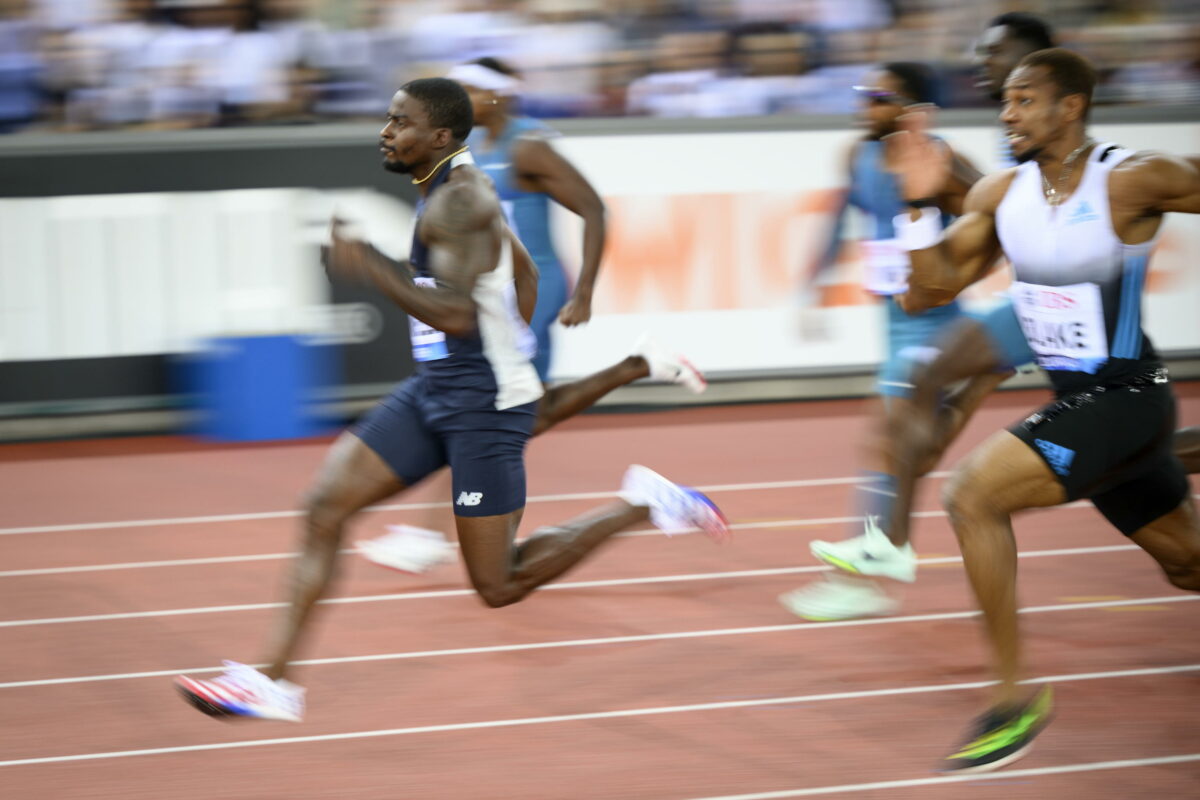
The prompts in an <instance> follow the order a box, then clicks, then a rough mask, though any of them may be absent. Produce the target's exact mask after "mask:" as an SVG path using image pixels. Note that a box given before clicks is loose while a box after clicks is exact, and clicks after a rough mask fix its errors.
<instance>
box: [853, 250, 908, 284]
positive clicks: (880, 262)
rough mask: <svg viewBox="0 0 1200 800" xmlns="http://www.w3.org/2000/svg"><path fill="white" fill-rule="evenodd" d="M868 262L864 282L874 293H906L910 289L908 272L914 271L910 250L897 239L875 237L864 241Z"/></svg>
mask: <svg viewBox="0 0 1200 800" xmlns="http://www.w3.org/2000/svg"><path fill="white" fill-rule="evenodd" d="M862 248H863V254H864V255H865V256H866V262H867V279H866V281H865V283H864V285H865V286H866V289H867V291H868V292H871V293H872V294H886V295H891V294H904V293H905V292H907V291H908V274H909V272H911V271H912V262H911V261H909V257H908V251H907V250H905V249H903V248H902V247H900V243H899V241H898V240H896V239H873V240H867V241H864V242H863V243H862Z"/></svg>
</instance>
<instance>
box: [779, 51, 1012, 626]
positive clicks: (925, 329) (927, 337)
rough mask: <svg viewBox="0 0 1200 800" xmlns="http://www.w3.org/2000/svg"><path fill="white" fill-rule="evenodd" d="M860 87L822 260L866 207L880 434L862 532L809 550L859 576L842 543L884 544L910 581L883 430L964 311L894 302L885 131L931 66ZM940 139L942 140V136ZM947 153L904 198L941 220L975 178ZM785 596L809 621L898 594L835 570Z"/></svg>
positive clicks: (873, 606)
mask: <svg viewBox="0 0 1200 800" xmlns="http://www.w3.org/2000/svg"><path fill="white" fill-rule="evenodd" d="M858 91H859V93H860V95H861V97H862V101H863V106H862V113H861V118H862V121H863V124H864V125H865V126H866V127H867V134H866V136H865V137H864V138H863V139H862V140H861V141H859V142H857V143H856V144H855V146H854V148H853V150H852V151H851V154H850V158H849V159H848V163H847V170H848V173H849V179H850V186H849V189H848V190H847V192H846V197H845V205H844V207H843V210H842V212H839V222H838V225H836V226H835V231H834V235H833V239H832V241H831V244H830V247H829V249H828V251H827V252H826V254H825V257H824V259H823V261H824V265H826V266H827V265H829V264H831V263H832V262H833V261H834V257H835V256H836V252H837V248H838V247H839V246H840V239H841V234H840V228H841V217H842V216H843V215H844V211H845V208H846V207H849V206H854V207H856V208H858V209H860V210H861V211H863V212H864V213H865V214H866V215H867V216H868V218H869V222H868V224H869V226H870V231H871V238H870V239H868V240H866V241H864V242H862V247H863V250H864V251H865V252H864V261H865V265H866V277H865V280H864V284H865V286H866V289H867V290H868V291H869V292H871V293H872V294H875V295H878V296H880V297H882V298H883V305H884V308H885V313H886V314H887V355H886V359H885V361H884V362H883V364H882V366H881V367H880V370H879V376H878V384H877V386H878V391H879V394H880V395H881V396H882V398H883V402H882V403H881V404H880V407H879V408H878V410H877V411H876V416H877V419H876V421H875V422H874V423H873V434H874V436H875V437H876V438H875V439H874V440H873V441H871V442H870V444H869V445H868V454H867V457H868V459H869V465H868V469H867V470H866V472H865V475H864V479H863V482H862V483H861V484H860V486H859V489H860V504H859V505H860V509H861V512H862V515H863V517H864V518H865V523H864V532H863V533H862V534H861V535H858V536H854V537H852V538H850V539H849V540H847V541H844V542H824V541H815V542H813V543H812V545H811V548H812V552H813V554H814V555H816V556H817V557H818V558H820V559H821V560H823V561H825V562H827V563H829V564H832V565H834V566H838V567H842V568H843V569H845V570H846V571H848V572H857V573H859V574H862V570H859V569H853V570H851V569H847V561H846V559H844V558H843V557H842V555H841V554H842V551H843V550H844V551H847V552H857V551H858V550H860V549H862V547H863V546H864V542H865V543H868V544H869V545H876V544H877V545H878V547H879V548H881V549H883V550H889V551H894V552H895V554H896V555H897V556H898V557H897V558H892V559H883V558H881V559H880V563H881V564H885V565H887V566H889V567H892V566H894V567H895V569H888V570H886V571H882V572H879V573H874V574H875V575H877V576H878V577H887V578H893V579H896V580H900V581H905V582H911V581H913V580H914V579H915V576H916V559H915V555H914V554H913V552H912V547H911V545H910V544H909V543H908V540H907V539H908V537H907V519H908V512H909V505H910V503H911V489H910V487H905V488H906V493H905V494H903V495H900V494H899V493H898V487H897V480H896V474H897V470H896V466H895V464H894V452H893V451H892V448H891V446H890V442H889V441H888V432H889V431H890V430H892V429H894V427H895V426H897V425H899V424H902V423H903V420H904V419H905V417H906V416H907V415H908V398H909V396H910V395H911V392H912V380H911V375H912V372H913V370H914V369H915V368H916V366H917V365H918V364H919V363H921V362H923V361H928V360H930V359H932V358H933V357H934V356H935V355H936V353H937V349H936V348H937V346H938V340H939V339H940V338H941V337H942V336H944V335H945V334H946V333H947V332H948V331H949V330H951V329H953V328H954V327H956V326H957V324H958V323H959V322H960V321H961V320H963V319H964V318H965V316H966V315H965V313H964V312H963V310H962V309H961V308H960V307H959V305H958V303H957V302H956V301H951V302H950V303H948V304H946V305H942V306H939V307H936V308H931V309H929V310H928V311H924V312H922V313H916V314H910V313H907V312H906V311H905V310H904V308H903V307H902V306H901V303H900V302H899V297H900V296H901V295H903V294H905V293H907V292H908V291H909V281H908V277H909V259H908V253H907V251H905V250H904V249H903V248H902V247H901V245H900V243H899V242H898V241H897V239H896V234H895V231H894V229H893V219H894V218H895V217H896V216H897V215H899V214H901V213H904V212H905V211H906V209H907V205H906V198H904V197H903V196H902V195H901V193H900V190H899V188H898V186H897V183H896V179H895V177H894V176H893V175H892V173H891V172H890V170H889V168H888V155H887V148H886V147H885V141H884V139H885V137H887V136H889V135H891V134H893V133H895V132H896V131H897V130H898V125H899V119H900V117H901V116H902V115H904V114H905V113H906V109H907V108H908V107H910V106H913V105H914V104H920V103H929V102H931V101H932V99H933V98H932V91H933V90H932V81H931V78H930V76H929V73H928V71H927V69H926V68H925V67H924V66H922V65H920V64H912V63H890V64H885V65H884V66H883V67H882V68H881V69H880V70H879V71H877V72H876V73H875V74H874V75H873V76H872V77H871V80H870V82H869V83H868V85H866V86H862V87H858ZM939 144H940V145H941V146H943V147H945V146H946V145H945V144H944V143H942V142H939ZM947 149H949V148H947ZM951 155H952V161H953V163H954V177H953V180H952V181H951V182H950V184H949V185H948V186H947V187H946V189H945V191H944V192H943V193H942V194H941V195H939V196H938V197H934V198H908V200H915V201H919V202H921V203H922V204H924V205H929V206H937V207H938V208H940V209H941V212H942V215H943V217H945V218H946V219H948V218H949V216H950V215H951V214H956V213H958V212H959V211H960V210H961V207H962V201H963V198H964V197H965V196H966V193H967V191H968V190H969V189H970V187H971V185H972V184H973V183H974V182H975V180H977V179H978V177H979V172H978V171H977V170H976V169H975V168H974V167H973V166H972V165H971V164H970V163H969V162H967V161H966V160H965V159H963V158H962V157H961V156H959V155H958V154H956V153H953V151H951ZM1002 318H1003V319H1007V320H1009V321H1011V322H1012V325H1013V327H1014V329H1015V330H1016V334H1015V337H1014V338H1017V339H1019V338H1020V333H1019V328H1017V327H1016V322H1015V316H1014V315H1013V314H1012V313H1011V312H1008V313H1007V315H1006V316H1003V315H1002ZM1022 341H1023V340H1022ZM1005 377H1007V374H1004V373H997V374H988V375H982V376H978V377H977V378H974V379H972V380H971V381H969V382H968V383H967V384H965V385H964V386H963V387H961V388H960V390H959V391H957V392H955V393H953V394H950V395H948V396H947V397H946V400H945V403H944V405H943V413H942V414H941V416H940V417H939V426H940V427H939V442H940V443H942V444H943V445H948V444H949V442H951V441H953V439H954V436H955V435H956V434H957V433H958V431H959V430H961V428H962V426H963V425H964V424H965V422H966V420H967V419H969V418H970V416H971V414H972V413H973V412H974V410H975V408H976V407H977V406H978V404H979V403H980V402H981V401H982V400H983V398H984V397H986V396H987V394H988V393H989V392H990V391H991V390H992V388H994V387H995V386H996V384H998V383H999V382H1000V381H1002V380H1003V379H1004V378H1005ZM940 454H941V450H938V451H937V452H931V453H930V454H929V457H928V461H929V462H930V463H929V465H928V466H930V467H931V466H932V463H933V462H935V461H936V459H937V457H938V456H940ZM898 497H902V498H903V500H902V502H900V503H898V502H897V498H898ZM893 526H896V527H902V528H903V531H902V533H901V535H900V541H899V542H897V543H896V544H895V545H893V544H892V542H891V540H890V539H889V534H890V532H891V528H892V527H893ZM781 600H782V602H783V603H784V605H785V606H786V607H787V608H788V609H790V610H791V611H793V612H794V613H796V614H798V615H799V616H802V617H804V618H806V619H811V620H832V619H845V618H852V617H860V616H870V615H878V614H887V613H891V612H893V611H894V610H895V608H896V607H897V606H896V601H895V600H894V599H893V598H892V597H891V596H890V595H889V594H888V593H887V592H885V591H884V590H883V589H882V588H881V587H880V586H879V585H878V584H877V583H875V582H874V581H868V580H861V579H853V580H851V579H844V578H842V577H840V576H834V577H829V578H825V579H822V580H819V581H817V582H815V583H813V584H810V585H808V586H805V587H802V588H800V589H798V590H796V591H793V592H789V593H787V594H785V595H783V597H782V598H781Z"/></svg>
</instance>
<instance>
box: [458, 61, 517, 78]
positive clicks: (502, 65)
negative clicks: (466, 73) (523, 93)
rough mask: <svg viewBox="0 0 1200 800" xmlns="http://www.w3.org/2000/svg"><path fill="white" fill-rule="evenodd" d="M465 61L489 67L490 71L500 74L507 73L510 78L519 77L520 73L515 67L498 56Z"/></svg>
mask: <svg viewBox="0 0 1200 800" xmlns="http://www.w3.org/2000/svg"><path fill="white" fill-rule="evenodd" d="M467 63H469V64H478V65H479V66H481V67H484V68H486V69H490V70H491V71H492V72H499V73H500V74H501V75H507V76H508V77H510V78H520V77H521V73H520V72H518V71H517V68H516V67H514V66H513V65H512V64H509V63H508V62H507V61H501V60H500V59H498V58H492V57H491V56H484V57H483V58H477V59H475V60H474V61H469V62H467Z"/></svg>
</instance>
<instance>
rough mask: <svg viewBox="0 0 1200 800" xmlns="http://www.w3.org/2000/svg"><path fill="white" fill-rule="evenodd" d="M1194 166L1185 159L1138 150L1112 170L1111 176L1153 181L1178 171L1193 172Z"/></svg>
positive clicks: (1152, 151)
mask: <svg viewBox="0 0 1200 800" xmlns="http://www.w3.org/2000/svg"><path fill="white" fill-rule="evenodd" d="M1194 168H1195V167H1194V165H1193V164H1192V163H1191V162H1190V161H1189V160H1188V159H1186V158H1181V157H1179V156H1176V155H1172V154H1171V153H1162V152H1159V151H1157V150H1138V151H1137V152H1134V153H1130V154H1129V155H1128V156H1126V157H1125V158H1124V159H1122V160H1121V162H1120V163H1119V164H1117V165H1115V166H1114V167H1113V168H1112V171H1113V176H1114V177H1116V176H1118V175H1119V176H1120V177H1121V178H1123V179H1128V178H1135V179H1136V178H1139V177H1141V178H1145V179H1147V180H1154V179H1158V178H1164V177H1168V176H1169V175H1170V174H1171V173H1173V172H1177V171H1179V170H1184V171H1190V170H1193V169H1194Z"/></svg>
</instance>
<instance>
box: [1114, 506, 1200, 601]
mask: <svg viewBox="0 0 1200 800" xmlns="http://www.w3.org/2000/svg"><path fill="white" fill-rule="evenodd" d="M1129 538H1130V539H1131V540H1132V541H1133V543H1134V544H1136V545H1137V546H1138V547H1140V548H1142V549H1143V550H1145V551H1146V552H1147V553H1149V554H1150V555H1151V556H1153V558H1154V560H1155V561H1157V562H1158V564H1159V566H1160V567H1162V570H1163V572H1164V573H1166V576H1167V580H1169V581H1170V582H1171V583H1172V584H1174V585H1175V586H1176V587H1178V588H1180V589H1184V590H1187V591H1191V592H1200V520H1198V519H1197V517H1196V507H1195V505H1194V504H1193V503H1192V499H1191V498H1190V497H1185V498H1184V499H1183V502H1182V503H1180V504H1179V507H1178V508H1176V509H1175V510H1174V511H1172V512H1171V513H1170V514H1167V515H1165V516H1162V517H1159V518H1158V519H1156V520H1155V521H1154V522H1152V523H1150V524H1149V525H1146V526H1145V527H1143V528H1142V529H1141V530H1139V531H1138V532H1137V533H1135V534H1133V535H1132V536H1131V537H1129Z"/></svg>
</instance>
